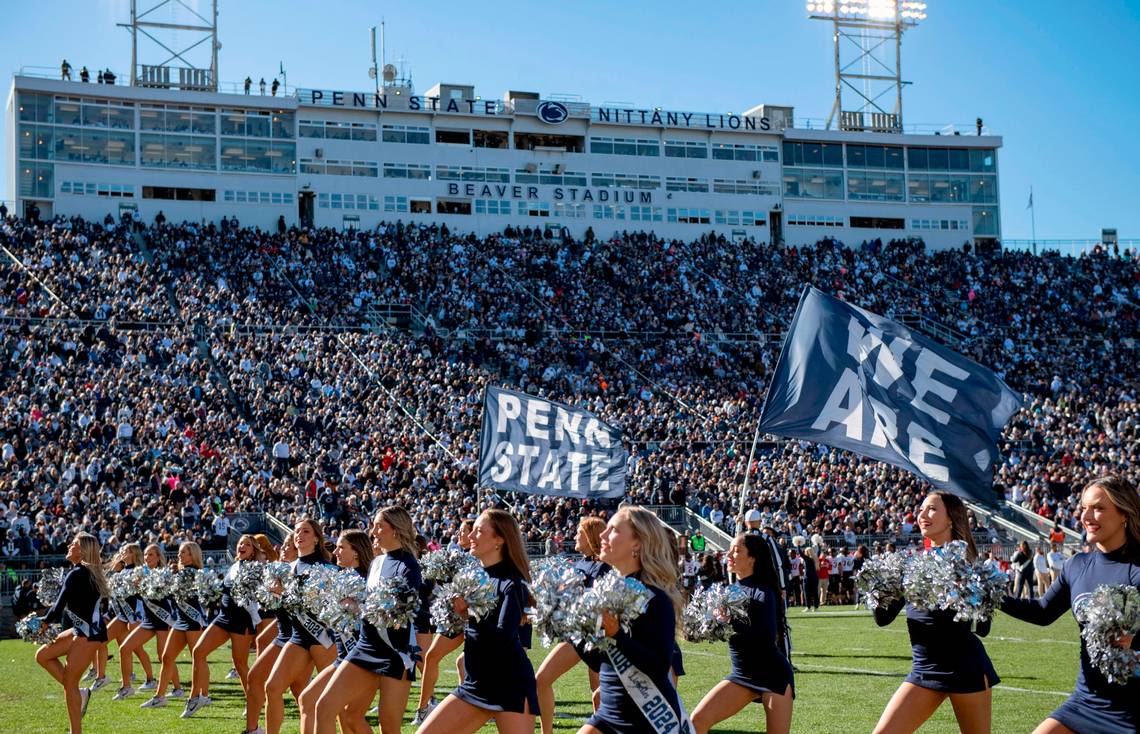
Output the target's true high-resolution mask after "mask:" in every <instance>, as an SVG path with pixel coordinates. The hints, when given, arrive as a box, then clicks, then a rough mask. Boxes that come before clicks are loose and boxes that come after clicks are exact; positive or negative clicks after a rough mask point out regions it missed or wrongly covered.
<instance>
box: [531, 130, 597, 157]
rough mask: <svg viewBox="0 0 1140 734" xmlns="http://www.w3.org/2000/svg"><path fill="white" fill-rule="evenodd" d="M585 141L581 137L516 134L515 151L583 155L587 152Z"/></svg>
mask: <svg viewBox="0 0 1140 734" xmlns="http://www.w3.org/2000/svg"><path fill="white" fill-rule="evenodd" d="M585 141H586V139H585V138H584V137H582V136H580V135H541V134H538V133H515V150H549V151H557V152H565V153H581V152H582V151H584V150H585Z"/></svg>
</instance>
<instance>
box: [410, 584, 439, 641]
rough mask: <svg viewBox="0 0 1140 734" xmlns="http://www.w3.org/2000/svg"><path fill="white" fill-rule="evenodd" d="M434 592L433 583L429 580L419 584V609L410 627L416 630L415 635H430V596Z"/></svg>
mask: <svg viewBox="0 0 1140 734" xmlns="http://www.w3.org/2000/svg"><path fill="white" fill-rule="evenodd" d="M433 591H435V582H434V581H432V580H431V579H423V583H422V584H420V608H419V609H417V610H416V618H415V619H414V620H413V621H412V626H414V627H415V628H416V629H415V631H416V633H417V634H419V633H421V632H427V633H428V634H431V632H432V628H431V595H432V592H433Z"/></svg>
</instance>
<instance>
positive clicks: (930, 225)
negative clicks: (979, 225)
mask: <svg viewBox="0 0 1140 734" xmlns="http://www.w3.org/2000/svg"><path fill="white" fill-rule="evenodd" d="M910 228H911V229H922V230H945V231H949V230H968V229H969V228H970V223H969V222H968V221H966V220H965V219H912V220H911V222H910Z"/></svg>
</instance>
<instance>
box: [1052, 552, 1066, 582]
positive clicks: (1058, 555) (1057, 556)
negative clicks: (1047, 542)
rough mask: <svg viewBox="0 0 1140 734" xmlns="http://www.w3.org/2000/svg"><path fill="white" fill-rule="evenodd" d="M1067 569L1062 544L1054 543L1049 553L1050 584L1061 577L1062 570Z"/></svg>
mask: <svg viewBox="0 0 1140 734" xmlns="http://www.w3.org/2000/svg"><path fill="white" fill-rule="evenodd" d="M1064 567H1065V551H1064V550H1063V547H1062V546H1061V544H1060V543H1053V546H1052V549H1051V550H1050V551H1049V578H1050V583H1053V582H1055V581H1056V580H1057V579H1059V578H1060V577H1061V570H1062V569H1063V568H1064Z"/></svg>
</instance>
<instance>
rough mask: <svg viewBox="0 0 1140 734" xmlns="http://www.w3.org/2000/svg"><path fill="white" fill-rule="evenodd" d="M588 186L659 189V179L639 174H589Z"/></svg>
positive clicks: (658, 177)
mask: <svg viewBox="0 0 1140 734" xmlns="http://www.w3.org/2000/svg"><path fill="white" fill-rule="evenodd" d="M590 185H591V186H596V187H599V188H617V189H659V188H661V177H660V176H647V175H645V174H639V173H591V174H590Z"/></svg>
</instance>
